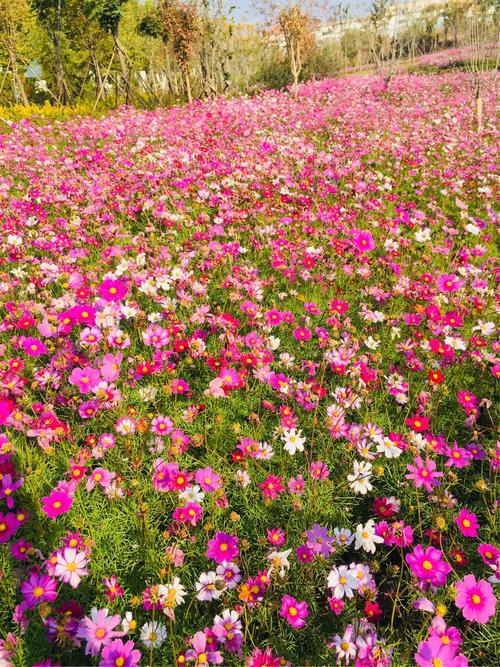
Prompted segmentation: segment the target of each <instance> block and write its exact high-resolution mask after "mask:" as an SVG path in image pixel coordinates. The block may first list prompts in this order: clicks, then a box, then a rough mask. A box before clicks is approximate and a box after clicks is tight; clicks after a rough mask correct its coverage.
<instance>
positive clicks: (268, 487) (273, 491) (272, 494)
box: [259, 475, 285, 500]
mask: <svg viewBox="0 0 500 667" xmlns="http://www.w3.org/2000/svg"><path fill="white" fill-rule="evenodd" d="M259 487H260V488H261V489H262V495H263V496H264V498H266V499H270V500H275V499H276V498H277V497H278V496H279V494H280V493H282V492H283V491H284V490H285V489H284V487H283V484H282V479H281V477H279V476H278V475H268V476H267V477H266V479H265V480H264V481H263V482H261V483H260V484H259Z"/></svg>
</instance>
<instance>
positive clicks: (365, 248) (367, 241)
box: [352, 229, 375, 252]
mask: <svg viewBox="0 0 500 667" xmlns="http://www.w3.org/2000/svg"><path fill="white" fill-rule="evenodd" d="M352 242H353V243H354V246H355V248H356V250H358V251H359V252H370V250H373V249H374V248H375V241H374V239H373V236H372V234H371V232H367V231H365V230H363V229H356V230H355V231H354V233H353V235H352Z"/></svg>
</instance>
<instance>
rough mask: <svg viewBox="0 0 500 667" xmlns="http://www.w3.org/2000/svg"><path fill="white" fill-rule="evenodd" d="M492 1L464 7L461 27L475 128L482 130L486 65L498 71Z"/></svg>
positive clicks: (499, 11) (495, 5) (496, 20)
mask: <svg viewBox="0 0 500 667" xmlns="http://www.w3.org/2000/svg"><path fill="white" fill-rule="evenodd" d="M499 14H500V9H499V5H498V2H497V1H496V0H473V1H472V2H471V3H470V4H469V6H468V7H467V11H466V14H465V19H466V20H465V26H464V36H463V40H464V44H463V45H464V47H465V49H466V54H467V59H466V61H465V62H466V67H467V70H468V71H469V72H470V73H471V77H472V90H473V96H474V103H475V115H476V128H477V131H478V132H481V130H482V129H483V86H484V80H485V78H486V76H487V73H488V72H489V70H490V65H492V64H493V63H494V64H495V70H497V68H498V58H499V37H500V30H499V18H500V16H499Z"/></svg>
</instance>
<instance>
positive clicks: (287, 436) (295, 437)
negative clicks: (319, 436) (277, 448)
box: [282, 428, 306, 456]
mask: <svg viewBox="0 0 500 667" xmlns="http://www.w3.org/2000/svg"><path fill="white" fill-rule="evenodd" d="M282 440H283V442H284V443H285V445H284V449H285V450H286V451H287V452H288V453H289V454H291V455H292V456H293V455H294V454H295V453H296V452H298V451H299V452H303V451H304V443H305V441H306V439H305V438H303V437H302V431H300V430H298V431H297V429H295V428H291V429H290V430H288V429H285V431H284V432H283V436H282Z"/></svg>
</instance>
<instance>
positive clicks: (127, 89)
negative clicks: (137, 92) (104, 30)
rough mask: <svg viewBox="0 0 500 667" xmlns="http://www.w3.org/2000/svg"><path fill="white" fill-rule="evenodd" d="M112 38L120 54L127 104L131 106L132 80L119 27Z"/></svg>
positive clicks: (119, 59)
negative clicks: (119, 36) (119, 34)
mask: <svg viewBox="0 0 500 667" xmlns="http://www.w3.org/2000/svg"><path fill="white" fill-rule="evenodd" d="M111 34H112V36H113V44H114V47H115V51H116V53H117V54H118V61H119V63H120V70H121V75H122V79H123V84H124V86H125V103H126V104H129V102H130V101H131V99H132V86H131V84H130V79H129V76H128V70H127V62H126V60H125V53H124V51H123V47H122V45H121V42H120V40H119V38H118V26H116V27H115V29H114V30H113V31H112V33H111Z"/></svg>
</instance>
